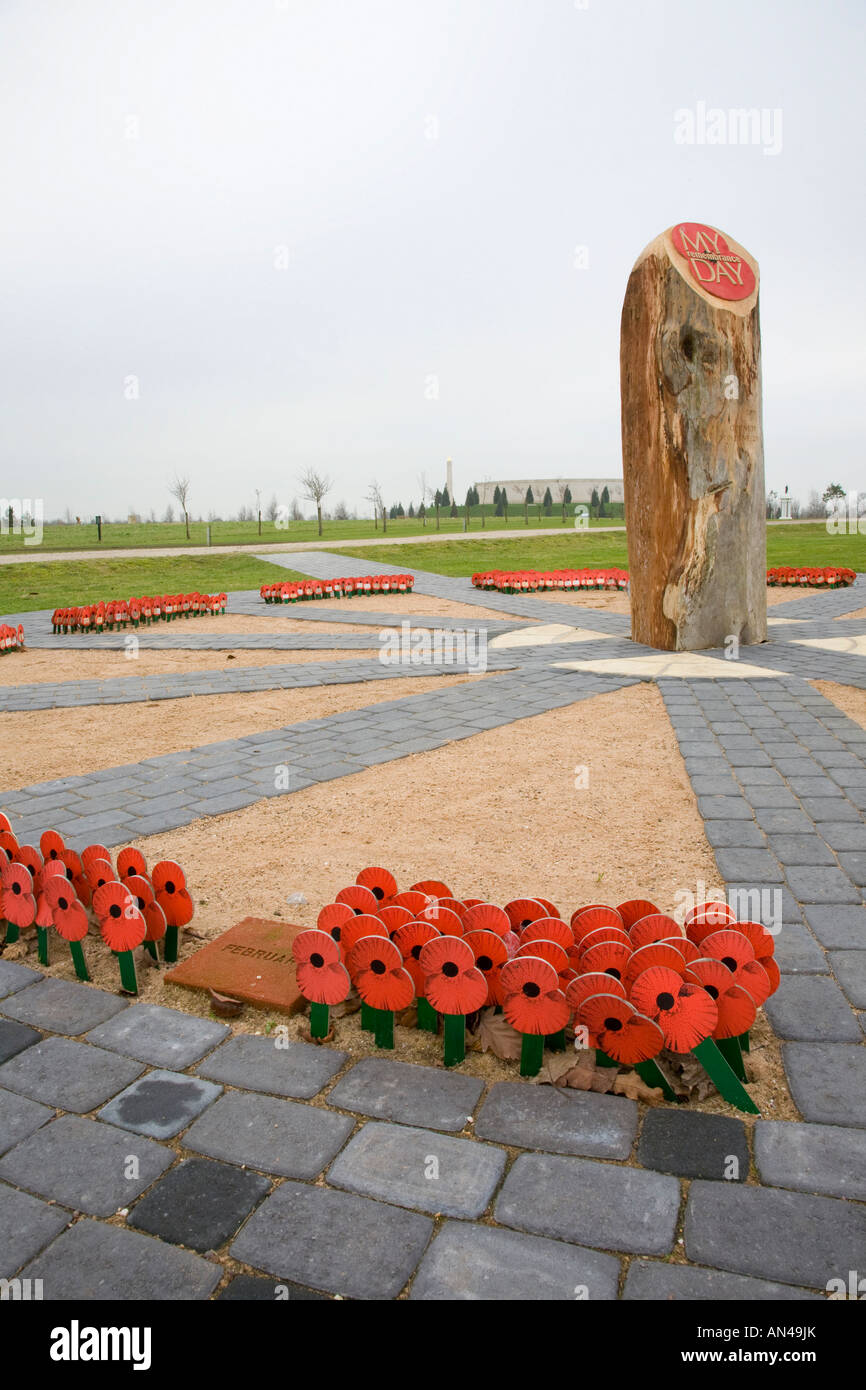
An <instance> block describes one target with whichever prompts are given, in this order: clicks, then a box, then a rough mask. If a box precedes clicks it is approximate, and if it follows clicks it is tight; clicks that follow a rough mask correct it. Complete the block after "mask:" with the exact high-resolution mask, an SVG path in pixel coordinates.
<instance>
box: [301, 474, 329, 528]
mask: <svg viewBox="0 0 866 1390" xmlns="http://www.w3.org/2000/svg"><path fill="white" fill-rule="evenodd" d="M298 481H299V483H300V484H301V488H302V490H303V494H304V496H305V497H306V498H308V500H309V501H310V502H315V504H316V517H317V520H318V523H319V535H320V536H321V534H322V502H323V500H324V498H325V497H327V495H328V493H329V492H330V491H331V488H332V487H333V486H334V483H333V479H331V478H330V477H329V476H328V474H327V473H320V472H319V471H318V469H316V468H308V469H306V471H305V472H303V473H302V474H301V475H300V478H299V479H298Z"/></svg>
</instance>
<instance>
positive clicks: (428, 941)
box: [293, 868, 780, 1109]
mask: <svg viewBox="0 0 866 1390" xmlns="http://www.w3.org/2000/svg"><path fill="white" fill-rule="evenodd" d="M293 949H294V952H295V959H296V963H297V979H298V986H299V988H300V991H301V993H302V994H303V996H304V997H305V998H306V999H307V1000H308V1001H309V1003H310V1005H311V1031H312V1032H313V1033H314V1035H316V1036H325V1035H326V1034H327V1031H328V1027H327V1009H328V1006H330V1005H332V1004H337V1003H340V1002H342V1000H344V999H345V998H346V996H347V994H348V992H349V989H350V987H351V985H353V984H354V986H355V988H356V989H357V991H358V993H359V995H360V997H361V1000H362V1007H363V1006H364V1005H366V1006H367V1007H368V1008H369V1009H370V1010H372V1011H374V1012H376V1011H378V1017H374V1018H373V1019H372V1021H371V1022H370V1025H369V1026H370V1027H371V1028H372V1029H373V1030H374V1031H375V1032H376V1037H377V1042H378V1043H379V1045H380V1046H393V1013H394V1011H399V1010H401V1009H404V1008H406V1007H408V1005H409V1004H410V1003H411V1002H412V999H413V998H415V999H416V1000H417V1001H418V1026H419V1027H422V1028H424V1027H428V1028H430V1029H431V1031H437V1029H438V1016H439V1015H441V1016H442V1018H443V1027H444V1033H445V1054H446V1055H445V1062H446V1065H450V1064H453V1062H454V1061H459V1060H461V1059H462V1057H463V1055H464V1053H463V1047H464V1042H463V1038H464V1023H465V1016H466V1015H467V1014H471V1013H474V1012H476V1011H477V1010H478V1009H481V1008H483V1007H485V1006H491V1005H492V1006H494V1007H496V1008H501V1009H502V1011H503V1012H504V1014H505V1017H506V1019H507V1021H508V1022H509V1023H510V1024H511V1025H512V1026H513V1027H514V1028H515V1029H517V1031H518V1032H520V1033H521V1034H523V1046H522V1056H521V1073H522V1074H524V1075H533V1074H535V1073H536V1072H537V1071H538V1070H539V1068H540V1066H541V1062H542V1057H543V1050H544V1045H545V1039H547V1042H548V1044H552V1045H554V1046H558V1047H563V1046H564V1045H565V1029H566V1028H567V1027H569V1026H573V1027H574V1029H575V1030H578V1029H580V1030H581V1036H582V1037H585V1040H586V1045H587V1046H591V1047H593V1048H595V1049H596V1051H597V1053H598V1054H599V1056H603V1058H604V1060H606V1061H612V1062H615V1063H618V1064H623V1065H628V1066H634V1067H637V1068H638V1069H639V1070H640V1069H641V1068H643V1069H644V1070H643V1072H642V1074H644V1075H645V1077H646V1079H649V1080H650V1081H651V1084H654V1085H661V1086H662V1089H663V1090H665V1091H666V1093H670V1087H669V1085H668V1083H667V1081H666V1080H665V1078H664V1075H663V1073H661V1071H660V1070H659V1069H658V1067H657V1066H656V1065H655V1062H654V1059H655V1058H656V1057H657V1056H658V1054H659V1053H660V1052H662V1051H663V1050H667V1051H670V1052H674V1053H677V1054H681V1053H686V1052H693V1051H694V1052H696V1054H697V1055H698V1056H699V1058H700V1059H701V1060H702V1061H703V1062H704V1065H705V1066H707V1069H708V1070H710V1069H711V1068H712V1071H711V1074H712V1075H713V1079H714V1080H715V1081H716V1084H717V1085H719V1087H720V1089H722V1092H723V1094H725V1095H726V1096H727V1097H728V1098H729V1099H732V1100H733V1102H734V1103H735V1104H738V1105H741V1106H742V1108H744V1109H754V1106H753V1105H752V1103H751V1102H750V1101H749V1098H748V1095H747V1094H746V1093H745V1092H744V1091H743V1088H742V1085H741V1082H742V1080H744V1079H745V1071H744V1068H743V1065H742V1054H741V1046H740V1041H739V1040H740V1039H746V1038H747V1035H748V1033H749V1030H750V1029H751V1027H752V1025H753V1023H754V1021H755V1016H756V1013H757V1010H758V1008H759V1007H760V1006H761V1005H762V1004H763V1003H764V1002H765V1000H766V999H767V998H768V997H769V996H770V994H771V993H773V992H774V990H775V989H776V988H778V984H779V979H780V977H779V971H778V966H777V965H776V962H775V960H774V958H773V949H774V947H773V938H772V937H771V936H770V934H769V933H768V932H767V931H766V930H765V929H764V928H763V927H762V926H761V925H760V924H758V923H754V922H737V921H736V919H735V914H734V913H733V911H732V910H731V909H730V908H729V907H728V906H727V904H725V903H722V902H712V903H705V904H702V905H701V906H700V907H696V908H695V909H693V910H692V912H690V913H689V914H688V916H687V918H686V922H685V934H683V931H682V930H681V928H680V927H679V925H678V924H677V922H676V921H675V920H674V919H673V918H672V917H669V916H667V915H666V914H664V913H661V912H659V910H658V908H657V907H656V906H655V904H654V903H651V902H648V901H646V900H643V899H641V900H633V901H629V902H624V903H620V905H619V906H618V907H617V908H612V907H608V906H607V905H604V904H598V903H596V904H591V905H590V906H587V907H582V908H578V909H577V910H576V911H575V912H574V913H573V914H572V916H571V918H570V921H569V922H566V921H565V920H564V919H563V918H562V916H561V914H560V912H559V910H558V908H557V907H556V906H555V904H553V903H551V902H549V901H548V900H546V899H541V898H535V899H530V898H520V899H515V900H513V901H511V902H509V903H506V904H505V906H504V907H498V906H496V905H495V904H492V903H487V902H483V901H481V900H479V899H472V898H470V899H462V900H459V899H456V898H454V897H453V896H452V895H451V893H450V891H449V890H448V888H447V885H445V884H443V883H439V882H433V881H430V882H422V883H417V884H413V885H412V887H411V888H410V889H409V890H407V891H406V892H403V893H400V892H398V891H397V885H396V882H395V881H394V879H393V876H392V875H391V874H390V873H388V871H387V870H385V869H381V868H369V869H364V870H362V872H361V873H360V874H359V875H358V880H357V882H356V884H354V885H352V886H351V887H348V888H345V889H342V890H341V892H340V893H338V894H337V897H336V899H335V901H334V902H333V903H330V904H328V905H327V906H326V907H324V908H323V909H322V911H321V913H320V914H319V917H318V921H317V927H316V928H315V929H313V930H311V931H306V932H302V933H300V934H299V936H298V937H297V938H296V940H295V943H294V947H293ZM323 1011H324V1012H323ZM383 1014H384V1015H385V1017H384V1020H383V1018H382V1015H383ZM322 1030H324V1031H322ZM716 1043H719V1044H720V1046H721V1052H719V1050H718V1049H717V1048H716V1046H715V1044H716ZM702 1049H703V1051H702ZM671 1094H672V1093H671Z"/></svg>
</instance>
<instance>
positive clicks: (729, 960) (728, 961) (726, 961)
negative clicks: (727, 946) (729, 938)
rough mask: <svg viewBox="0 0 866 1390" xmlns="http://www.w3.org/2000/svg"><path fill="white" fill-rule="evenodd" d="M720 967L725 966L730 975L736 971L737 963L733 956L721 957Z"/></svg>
mask: <svg viewBox="0 0 866 1390" xmlns="http://www.w3.org/2000/svg"><path fill="white" fill-rule="evenodd" d="M722 965H726V966H727V967H728V969H729V970H730V971H731V972H732V973H733V972H735V971H736V969H737V962H736V961H735V960H734V958H733V956H722Z"/></svg>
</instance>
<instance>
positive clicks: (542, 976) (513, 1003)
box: [499, 956, 571, 1037]
mask: <svg viewBox="0 0 866 1390" xmlns="http://www.w3.org/2000/svg"><path fill="white" fill-rule="evenodd" d="M499 984H500V988H501V990H502V1011H503V1013H504V1014H505V1017H506V1019H507V1021H508V1022H509V1023H510V1024H511V1026H512V1028H516V1029H517V1031H518V1033H529V1034H536V1035H543V1036H545V1037H549V1036H551V1035H552V1034H554V1033H559V1032H560V1031H561V1030H562V1029H563V1028H564V1027H565V1025H566V1024H567V1023H568V1020H569V1016H570V1013H571V1010H570V1009H569V1006H568V1003H567V1002H566V998H565V995H564V994H563V992H562V990H561V989H560V987H559V976H558V975H557V973H556V970H555V969H554V967H553V966H552V965H550V964H549V963H548V962H547V961H546V960H542V959H541V958H540V957H539V956H516V957H515V958H514V960H508V961H506V962H505V964H504V965H503V966H501V967H500V970H499Z"/></svg>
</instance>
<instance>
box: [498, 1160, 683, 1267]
mask: <svg viewBox="0 0 866 1390" xmlns="http://www.w3.org/2000/svg"><path fill="white" fill-rule="evenodd" d="M679 1204H680V1187H679V1183H678V1182H677V1180H676V1178H672V1177H665V1176H662V1175H661V1174H660V1173H647V1172H643V1171H641V1170H640V1169H637V1168H623V1167H616V1166H615V1165H613V1164H609V1163H594V1162H592V1161H591V1160H590V1159H585V1158H558V1157H554V1156H552V1155H549V1154H521V1155H520V1157H519V1158H518V1159H517V1162H516V1163H515V1164H514V1167H513V1168H512V1169H511V1171H510V1173H509V1174H508V1177H507V1178H506V1179H505V1184H504V1186H503V1188H502V1192H501V1193H500V1195H499V1199H498V1201H497V1203H496V1210H495V1215H496V1220H497V1221H498V1222H499V1224H500V1225H502V1226H514V1227H516V1228H517V1229H518V1230H522V1231H529V1232H530V1233H533V1234H535V1235H542V1236H551V1237H553V1238H554V1239H558V1240H568V1241H573V1242H574V1243H575V1244H584V1245H595V1246H599V1247H600V1248H601V1249H604V1250H624V1251H631V1252H633V1253H634V1254H637V1255H662V1254H667V1252H668V1251H669V1250H671V1249H672V1248H673V1243H674V1234H675V1231H676V1222H677V1212H678V1210H679Z"/></svg>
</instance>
